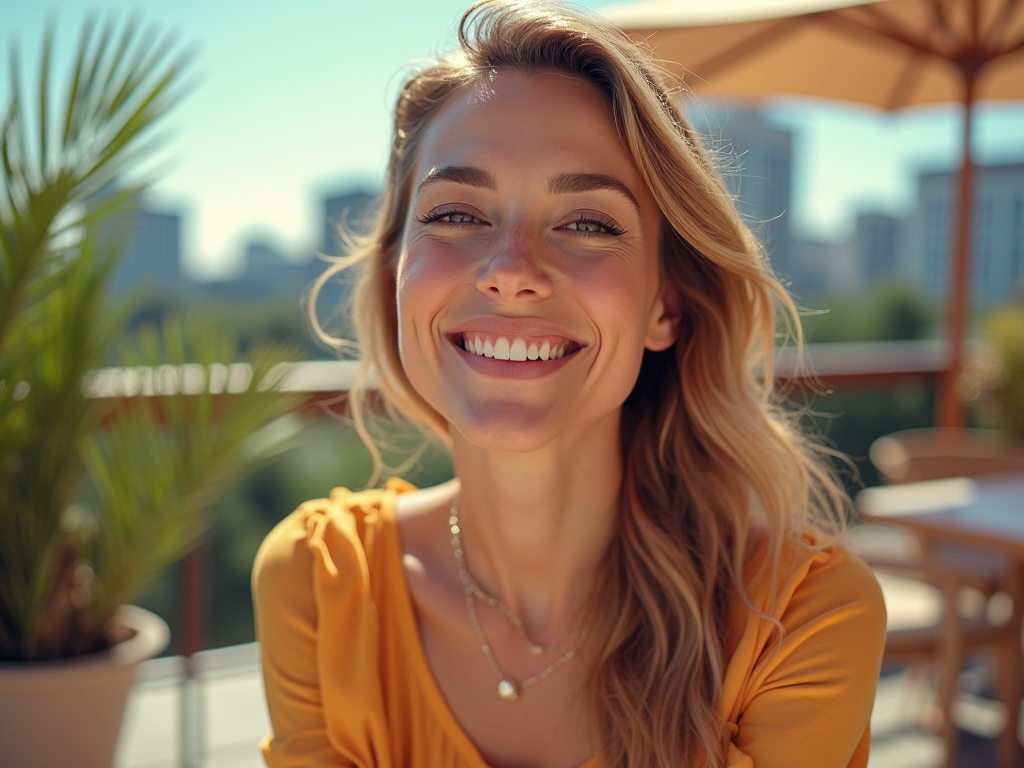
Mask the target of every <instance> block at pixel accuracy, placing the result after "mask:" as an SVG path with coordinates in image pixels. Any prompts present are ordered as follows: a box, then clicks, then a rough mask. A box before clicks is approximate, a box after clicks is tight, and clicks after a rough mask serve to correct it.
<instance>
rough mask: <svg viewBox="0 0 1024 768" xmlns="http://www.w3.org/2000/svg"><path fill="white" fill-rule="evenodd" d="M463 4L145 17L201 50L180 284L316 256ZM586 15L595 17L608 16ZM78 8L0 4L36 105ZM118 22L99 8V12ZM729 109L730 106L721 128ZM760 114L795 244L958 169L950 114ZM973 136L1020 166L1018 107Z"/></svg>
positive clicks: (171, 182)
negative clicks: (47, 38) (47, 57)
mask: <svg viewBox="0 0 1024 768" xmlns="http://www.w3.org/2000/svg"><path fill="white" fill-rule="evenodd" d="M465 5H466V3H465V2H464V0H421V1H420V2H415V1H414V0H381V1H380V2H376V3H374V4H372V5H371V4H368V3H356V2H341V3H339V2H327V1H326V0H303V1H302V2H296V3H293V4H291V5H289V6H284V5H280V6H275V5H272V4H259V5H257V6H252V5H251V4H244V3H240V2H237V1H236V0H222V2H219V3H215V4H201V3H199V2H198V0H182V2H179V3H175V4H159V5H158V4H145V5H144V6H142V14H141V15H142V18H143V19H144V20H146V21H152V22H154V23H156V24H158V25H159V26H160V28H161V29H174V30H177V33H178V36H179V38H180V39H181V40H182V41H183V42H184V43H187V44H192V45H195V46H197V47H198V49H199V56H198V59H197V61H196V67H195V74H196V77H197V82H198V85H197V87H196V88H195V89H194V91H193V92H192V94H191V95H190V96H189V97H188V98H187V99H186V100H185V102H184V103H183V104H182V106H181V107H180V108H179V109H178V110H177V111H176V113H175V115H174V116H173V118H172V120H171V124H170V126H169V127H170V128H171V136H172V139H173V140H172V142H171V149H170V150H169V152H168V153H165V156H164V158H163V163H164V166H165V167H168V168H170V173H169V174H168V175H167V176H166V177H165V178H164V180H163V181H161V182H160V183H159V184H158V185H157V186H156V187H155V189H154V190H153V194H152V195H151V198H150V199H151V202H152V205H153V206H154V207H155V208H157V209H171V210H176V211H179V212H181V213H182V214H183V219H184V222H185V224H184V228H183V231H182V240H183V243H182V245H183V251H184V253H185V258H186V265H187V266H188V268H189V270H190V272H192V273H193V274H195V275H197V276H201V277H202V276H205V277H217V276H224V275H226V274H229V273H230V272H232V271H233V270H236V269H237V268H238V267H239V266H240V264H241V262H242V259H243V255H244V251H245V247H246V243H248V242H249V241H252V240H254V239H261V240H263V241H265V242H268V243H270V244H272V245H273V246H274V247H276V248H277V249H279V250H281V251H283V252H286V253H300V252H308V251H310V250H312V249H315V248H317V247H318V246H319V243H320V240H321V229H322V224H321V223H320V220H319V218H318V209H317V205H318V203H319V201H320V199H321V198H323V197H324V196H325V195H326V194H327V193H329V192H331V191H334V190H337V189H339V188H342V187H345V186H348V187H350V188H370V189H375V188H379V186H380V178H381V175H382V170H383V166H384V162H385V160H386V158H385V152H386V148H387V144H388V141H389V139H390V135H389V134H390V128H389V113H390V108H391V104H392V102H393V99H394V96H395V94H396V93H397V89H398V87H399V85H400V82H401V73H402V72H404V71H407V69H406V65H407V63H408V62H409V61H410V60H412V59H415V58H416V57H422V56H424V55H426V54H428V53H430V51H431V49H432V48H433V47H435V44H436V43H440V46H441V47H442V48H445V47H450V46H449V45H448V44H447V43H446V41H448V40H450V38H451V30H452V26H453V21H454V19H456V18H457V16H458V15H459V13H460V12H461V10H462V9H463V8H464V7H465ZM585 5H587V6H589V7H591V8H594V9H597V10H599V9H600V7H601V6H603V5H608V3H607V2H602V1H601V0H592V1H591V2H586V3H585ZM89 7H90V4H87V3H86V2H84V0H48V2H42V3H32V4H29V3H19V2H17V0H0V18H3V19H4V26H3V28H2V30H0V32H2V34H0V39H2V40H3V42H4V44H5V47H6V46H7V45H9V43H10V42H11V40H12V38H13V39H17V40H18V41H19V44H20V48H21V51H22V72H23V76H25V80H24V81H23V84H24V85H25V86H26V87H27V91H26V92H27V93H31V94H33V95H34V84H33V82H32V78H34V77H35V74H36V70H37V62H38V56H39V44H40V41H41V39H42V33H43V29H44V26H45V22H46V18H47V16H52V17H54V18H55V19H56V21H57V47H56V57H55V62H54V67H53V69H54V72H55V73H57V74H58V77H57V79H56V81H55V84H56V85H57V86H58V89H60V88H62V87H63V85H64V83H63V78H62V77H61V76H60V73H63V72H65V71H67V68H68V63H69V59H70V56H71V51H72V50H73V47H74V44H75V42H76V38H77V35H78V31H79V25H80V23H81V21H82V19H83V18H84V15H85V10H86V8H89ZM92 7H95V6H92ZM119 8H122V9H123V8H124V6H123V5H122V4H120V3H111V2H107V3H104V4H103V5H102V6H101V7H100V11H101V12H109V11H111V10H117V9H119ZM5 54H6V51H5ZM7 61H8V57H7V56H6V55H5V56H4V57H3V62H4V63H3V65H0V66H2V67H3V68H4V72H3V76H2V77H0V98H2V99H3V102H4V103H6V99H7V93H8V90H7V80H8V77H9V72H8V71H7ZM356 72H357V73H358V76H354V75H353V74H352V73H356ZM699 108H700V107H699V105H698V109H699ZM715 109H717V107H715ZM739 109H740V108H739V105H738V104H732V105H729V106H727V108H726V112H725V114H726V117H725V118H723V119H724V120H726V121H727V120H728V112H729V110H739ZM765 115H766V118H767V120H768V121H769V122H770V123H771V124H773V125H775V126H778V127H780V128H784V129H786V130H790V131H793V133H794V150H793V151H794V162H793V168H792V196H791V208H790V209H789V210H788V211H787V213H786V215H787V217H788V218H789V219H790V224H791V228H792V231H793V233H794V234H795V235H797V236H799V237H804V238H814V239H819V240H832V241H838V240H841V239H843V238H846V237H849V236H850V235H851V234H852V232H853V228H854V222H855V220H856V217H857V216H858V215H859V214H862V213H879V212H884V213H892V214H894V215H905V214H906V213H907V211H908V210H909V208H910V206H911V205H912V204H913V200H914V198H915V196H916V188H915V183H916V182H915V179H916V177H917V175H918V174H919V173H921V172H925V171H943V170H949V169H950V168H952V167H953V166H954V164H955V158H956V156H957V151H958V149H957V148H958V145H959V130H958V117H959V116H958V112H957V110H956V109H955V108H951V107H943V108H936V109H928V110H913V111H909V112H906V113H899V114H895V115H884V114H882V113H877V112H873V111H871V110H867V109H862V108H857V107H852V106H848V105H847V106H843V105H835V104H831V105H828V104H820V103H818V104H815V103H811V102H808V101H798V100H792V99H790V100H785V101H778V102H772V103H770V104H769V105H767V109H766V111H765ZM976 135H977V137H978V138H977V142H976V149H977V155H978V159H979V161H981V162H984V163H993V162H1012V161H1020V160H1022V159H1024V138H1022V137H1024V104H1022V103H1019V102H1018V103H1013V104H1010V105H1000V106H983V107H982V108H981V109H980V110H979V118H978V122H977V127H976Z"/></svg>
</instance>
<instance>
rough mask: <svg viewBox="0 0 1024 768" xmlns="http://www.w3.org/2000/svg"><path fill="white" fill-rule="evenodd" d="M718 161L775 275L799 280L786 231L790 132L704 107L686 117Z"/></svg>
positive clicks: (741, 113)
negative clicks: (769, 260)
mask: <svg viewBox="0 0 1024 768" xmlns="http://www.w3.org/2000/svg"><path fill="white" fill-rule="evenodd" d="M688 117H689V118H690V119H691V121H692V123H693V125H694V127H695V128H696V129H697V131H698V132H699V133H700V134H701V135H702V137H703V138H704V142H705V145H706V146H707V147H708V149H709V150H710V151H711V153H712V154H713V155H714V156H716V157H717V159H718V162H719V167H720V169H721V170H722V171H723V173H724V175H725V181H726V184H727V186H728V188H729V191H730V192H731V193H732V195H733V196H734V197H735V199H736V207H737V209H738V210H739V212H740V213H741V214H742V215H743V217H744V218H745V219H746V220H747V223H748V224H749V225H750V227H751V229H752V230H753V231H754V233H755V234H757V235H758V236H759V237H760V238H761V240H762V242H764V244H765V246H766V247H767V249H768V256H769V258H770V259H771V262H772V265H773V266H774V267H775V271H776V272H777V273H779V274H780V275H783V276H785V277H788V278H789V279H790V280H792V281H793V283H794V285H795V286H798V285H799V284H800V283H801V282H802V275H801V274H799V270H800V268H801V265H800V264H799V263H798V262H797V261H796V260H795V258H794V254H793V242H792V237H791V235H790V230H789V215H788V212H789V206H790V194H791V187H792V181H791V174H790V169H791V167H792V163H793V133H792V132H791V131H787V130H784V129H782V128H778V127H776V126H774V125H772V124H771V123H769V122H768V121H767V120H765V119H764V117H763V116H762V115H761V114H760V113H759V112H757V111H755V110H750V109H744V108H736V107H734V106H730V107H729V108H728V110H726V109H724V108H719V107H716V106H708V105H706V104H705V105H703V106H702V108H701V109H700V110H693V113H692V114H689V113H688Z"/></svg>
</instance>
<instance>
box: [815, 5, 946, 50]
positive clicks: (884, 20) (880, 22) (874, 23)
mask: <svg viewBox="0 0 1024 768" xmlns="http://www.w3.org/2000/svg"><path fill="white" fill-rule="evenodd" d="M849 11H850V12H849V13H844V12H842V11H829V12H828V13H827V14H826V15H828V16H836V17H838V18H839V19H840V20H841V21H843V22H844V23H846V24H849V25H851V26H856V27H860V28H861V29H863V30H865V31H867V32H870V33H871V34H873V35H877V36H879V37H882V38H885V39H887V40H891V41H892V42H895V43H898V44H899V45H902V46H904V47H906V48H912V49H913V50H915V51H920V52H921V53H927V54H930V55H932V56H939V57H941V58H948V56H947V55H946V54H945V53H944V52H943V51H941V50H940V49H939V48H937V47H936V46H934V45H932V43H931V41H930V40H919V39H917V38H915V37H914V36H913V35H912V34H911V33H910V32H909V31H908V30H907V29H906V28H905V27H903V26H902V25H901V24H900V23H899V22H897V21H896V20H895V19H893V18H892V17H891V16H889V15H888V14H887V13H884V12H883V11H881V10H880V9H879V8H876V7H874V6H873V5H860V6H855V7H854V8H851V9H849ZM858 11H859V12H860V14H859V15H861V16H865V17H867V18H858V14H857V12H858ZM868 19H870V21H869V20H868Z"/></svg>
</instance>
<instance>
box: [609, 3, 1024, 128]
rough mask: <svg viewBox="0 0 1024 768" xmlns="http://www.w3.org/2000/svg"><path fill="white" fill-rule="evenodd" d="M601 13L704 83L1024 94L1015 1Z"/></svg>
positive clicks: (885, 104) (935, 94)
mask: <svg viewBox="0 0 1024 768" xmlns="http://www.w3.org/2000/svg"><path fill="white" fill-rule="evenodd" d="M602 14H603V15H604V16H606V17H607V18H609V19H610V20H611V21H613V22H615V23H616V24H618V25H619V26H620V27H622V28H623V29H625V30H627V31H628V32H630V33H631V34H632V35H633V36H634V37H636V38H639V39H647V40H648V41H649V42H650V44H651V45H652V47H653V48H654V53H655V55H656V56H658V57H660V58H662V59H664V60H665V64H666V66H667V68H668V69H669V70H670V71H673V72H675V73H676V74H678V75H681V76H682V77H683V80H684V82H685V83H686V85H687V87H689V88H690V89H691V90H692V91H694V92H695V93H704V94H707V95H714V94H716V93H720V94H722V95H730V96H747V97H753V98H759V97H764V96H766V95H777V94H795V95H803V96H814V97H819V98H826V99H839V100H843V101H852V102H857V103H859V104H867V105H870V106H873V107H880V108H882V109H899V108H902V107H910V106H917V105H924V104H939V103H944V102H950V101H961V100H962V99H963V95H964V93H963V89H964V85H963V81H964V76H963V70H964V69H965V68H966V69H971V68H973V69H975V70H978V69H980V70H981V73H980V74H981V77H979V78H978V80H977V82H976V88H975V92H974V94H973V98H974V99H975V100H977V99H1024V3H1022V2H1019V1H1018V0H976V1H975V2H971V1H970V0H953V1H951V0H883V1H882V2H864V1H863V0H854V2H851V1H850V0H768V1H767V2H766V1H765V0H762V1H761V2H758V1H757V0H716V2H708V1H707V0H646V2H638V3H632V4H624V5H616V6H613V7H611V8H608V9H606V10H604V11H603V12H602Z"/></svg>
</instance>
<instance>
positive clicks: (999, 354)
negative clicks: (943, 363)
mask: <svg viewBox="0 0 1024 768" xmlns="http://www.w3.org/2000/svg"><path fill="white" fill-rule="evenodd" d="M958 384H959V386H958V389H959V390H960V393H961V394H962V395H963V397H964V399H965V400H967V401H968V402H970V403H971V404H972V405H973V407H974V413H975V415H976V416H977V418H978V421H980V422H981V423H983V424H985V425H986V426H988V427H990V428H991V429H995V430H999V431H1000V432H1002V433H1003V434H1005V435H1007V436H1008V437H1011V438H1013V439H1014V440H1016V441H1018V442H1021V443H1024V304H1008V305H1006V306H1003V307H1000V308H998V309H996V310H995V311H994V312H992V314H991V315H989V317H988V320H987V322H986V324H985V346H984V348H983V350H982V352H981V354H979V355H978V356H977V357H975V359H974V360H973V361H972V363H971V365H970V366H969V367H968V369H967V371H966V372H965V375H964V377H963V378H962V379H961V381H960V382H958Z"/></svg>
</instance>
